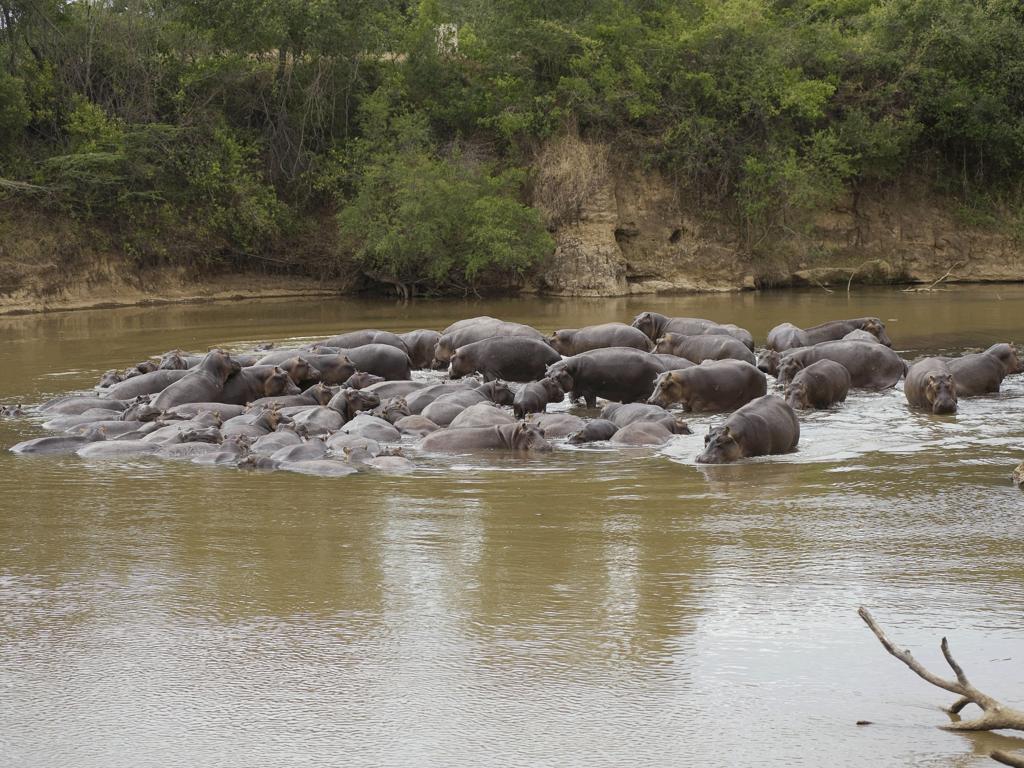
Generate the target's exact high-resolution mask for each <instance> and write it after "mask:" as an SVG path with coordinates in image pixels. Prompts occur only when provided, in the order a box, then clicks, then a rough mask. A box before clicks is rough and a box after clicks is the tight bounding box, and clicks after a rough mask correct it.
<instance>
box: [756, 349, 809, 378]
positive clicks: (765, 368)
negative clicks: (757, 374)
mask: <svg viewBox="0 0 1024 768" xmlns="http://www.w3.org/2000/svg"><path fill="white" fill-rule="evenodd" d="M794 349H800V347H794ZM781 364H782V355H780V354H779V353H778V352H776V351H775V350H774V349H765V350H763V351H762V352H761V354H759V355H758V356H757V370H759V371H762V372H763V373H767V374H768V375H769V376H778V375H779V366H780V365H781Z"/></svg>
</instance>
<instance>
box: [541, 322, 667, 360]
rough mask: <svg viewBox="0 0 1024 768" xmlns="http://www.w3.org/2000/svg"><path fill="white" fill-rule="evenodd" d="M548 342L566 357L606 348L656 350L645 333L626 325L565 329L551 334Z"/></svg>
mask: <svg viewBox="0 0 1024 768" xmlns="http://www.w3.org/2000/svg"><path fill="white" fill-rule="evenodd" d="M547 342H548V344H550V345H551V347H552V349H554V350H555V351H556V352H557V353H558V354H560V355H565V356H566V357H572V356H573V355H578V354H580V353H581V352H589V351H590V350H592V349H603V348H605V347H633V348H634V349H641V350H643V351H644V352H650V351H651V350H652V349H653V348H654V344H652V343H651V340H650V339H649V338H647V335H646V334H645V333H644V332H643V331H641V330H640V329H639V328H634V327H633V326H632V325H626V324H625V323H602V324H601V325H588V326H587V327H585V328H563V329H562V330H560V331H555V332H554V333H553V334H551V336H549V337H548V339H547Z"/></svg>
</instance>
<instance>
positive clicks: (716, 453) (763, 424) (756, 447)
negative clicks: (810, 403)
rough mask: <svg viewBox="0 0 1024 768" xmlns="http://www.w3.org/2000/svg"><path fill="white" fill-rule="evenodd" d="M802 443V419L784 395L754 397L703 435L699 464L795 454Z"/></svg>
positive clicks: (724, 462) (698, 458) (698, 457)
mask: <svg viewBox="0 0 1024 768" xmlns="http://www.w3.org/2000/svg"><path fill="white" fill-rule="evenodd" d="M799 442H800V422H799V421H797V418H796V413H795V412H794V411H793V409H792V408H790V407H789V405H787V404H786V402H785V401H783V400H782V398H780V397H777V396H776V395H765V396H764V397H759V398H757V399H756V400H751V401H750V402H749V403H747V404H746V405H744V406H743V407H742V408H740V409H739V410H738V411H736V412H735V413H733V414H732V415H731V416H729V418H727V419H726V420H725V423H724V424H722V425H721V426H718V427H710V428H709V429H708V433H707V435H705V437H704V450H703V451H702V452H701V453H700V454H699V455H698V456H697V462H698V463H700V464H726V463H728V462H731V461H736V460H738V459H744V458H749V457H751V456H766V455H769V454H776V453H792V452H793V451H795V450H796V447H797V443H799Z"/></svg>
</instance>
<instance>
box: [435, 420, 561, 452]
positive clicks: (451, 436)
mask: <svg viewBox="0 0 1024 768" xmlns="http://www.w3.org/2000/svg"><path fill="white" fill-rule="evenodd" d="M418 445H419V447H420V448H421V449H423V450H424V451H435V452H464V451H476V450H494V449H506V450H513V451H550V450H551V443H549V442H548V441H547V440H545V439H544V433H543V432H541V430H540V429H538V428H537V427H535V426H533V425H532V424H530V423H529V422H527V421H517V422H515V423H514V424H499V425H498V426H496V427H470V428H467V429H439V430H438V431H437V432H431V433H430V434H429V435H427V436H426V437H424V438H422V439H421V440H420V441H419V444H418Z"/></svg>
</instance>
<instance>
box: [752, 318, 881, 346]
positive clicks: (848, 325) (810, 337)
mask: <svg viewBox="0 0 1024 768" xmlns="http://www.w3.org/2000/svg"><path fill="white" fill-rule="evenodd" d="M851 331H867V332H868V333H870V334H871V335H872V336H874V337H875V338H876V339H877V340H878V341H879V342H881V343H882V344H884V345H885V346H887V347H891V346H892V341H891V340H890V339H889V335H888V334H887V333H886V332H885V323H883V322H882V321H881V320H879V319H878V318H877V317H857V318H854V319H852V320H829V321H828V322H827V323H821V324H820V325H814V326H811V327H810V328H799V327H797V326H795V325H793V324H792V323H782V325H777V326H775V327H774V328H772V329H771V330H770V331H768V343H767V344H766V346H767V347H768V349H774V350H775V351H776V352H785V351H786V350H787V349H795V348H797V347H810V346H813V345H815V344H821V343H822V342H825V341H837V340H839V339H842V338H843V337H844V336H846V335H847V334H848V333H850V332H851Z"/></svg>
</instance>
